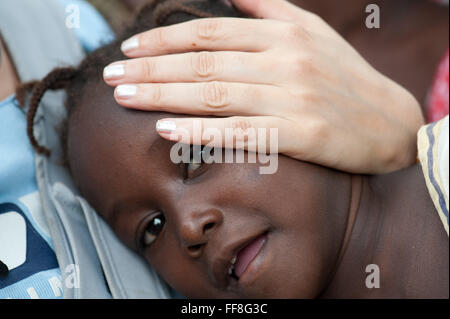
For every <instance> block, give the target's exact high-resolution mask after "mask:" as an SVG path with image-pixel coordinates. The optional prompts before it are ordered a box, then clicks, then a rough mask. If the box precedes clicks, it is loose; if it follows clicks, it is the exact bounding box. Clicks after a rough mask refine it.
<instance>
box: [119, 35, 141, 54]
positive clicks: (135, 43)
mask: <svg viewBox="0 0 450 319" xmlns="http://www.w3.org/2000/svg"><path fill="white" fill-rule="evenodd" d="M138 47H139V39H138V38H137V37H132V38H130V39H128V40H125V41H123V42H122V45H121V47H120V49H121V50H122V52H127V51H130V50H133V49H137V48H138Z"/></svg>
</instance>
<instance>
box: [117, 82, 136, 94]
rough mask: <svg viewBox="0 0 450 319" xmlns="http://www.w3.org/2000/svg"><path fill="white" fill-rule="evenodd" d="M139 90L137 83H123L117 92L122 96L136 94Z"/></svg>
mask: <svg viewBox="0 0 450 319" xmlns="http://www.w3.org/2000/svg"><path fill="white" fill-rule="evenodd" d="M136 92H137V86H136V85H128V84H122V85H119V86H117V88H116V94H117V96H120V97H130V96H134V95H136Z"/></svg>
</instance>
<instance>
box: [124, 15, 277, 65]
mask: <svg viewBox="0 0 450 319" xmlns="http://www.w3.org/2000/svg"><path fill="white" fill-rule="evenodd" d="M281 24H282V22H279V21H275V20H259V19H243V18H204V19H197V20H191V21H187V22H182V23H179V24H175V25H170V26H165V27H159V28H155V29H152V30H149V31H146V32H143V33H140V34H137V35H135V36H133V37H131V38H130V39H128V40H126V41H124V42H123V43H122V46H121V49H122V51H123V53H124V54H125V55H127V56H128V57H132V58H136V57H143V56H158V55H165V54H171V53H183V52H188V51H201V50H207V51H247V52H261V51H264V50H265V49H267V48H268V47H269V46H270V44H271V42H273V40H270V35H273V36H274V37H277V38H278V37H279V35H280V31H281V30H280V26H281Z"/></svg>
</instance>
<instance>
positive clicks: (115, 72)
mask: <svg viewBox="0 0 450 319" xmlns="http://www.w3.org/2000/svg"><path fill="white" fill-rule="evenodd" d="M123 75H125V66H124V65H123V64H114V65H109V66H107V67H106V68H105V69H104V70H103V77H104V78H105V79H112V78H120V77H122V76H123Z"/></svg>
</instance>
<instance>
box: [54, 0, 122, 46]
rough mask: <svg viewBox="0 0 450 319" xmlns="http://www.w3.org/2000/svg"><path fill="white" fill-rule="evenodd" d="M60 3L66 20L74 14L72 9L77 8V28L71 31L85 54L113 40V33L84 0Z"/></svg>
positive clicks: (70, 0) (64, 0)
mask: <svg viewBox="0 0 450 319" xmlns="http://www.w3.org/2000/svg"><path fill="white" fill-rule="evenodd" d="M60 1H61V3H62V5H63V6H64V8H65V11H66V14H67V18H68V19H69V18H70V15H71V14H73V13H75V12H76V9H75V10H74V8H79V13H80V20H79V22H80V24H79V28H73V31H74V32H75V33H76V35H77V37H78V39H80V43H81V45H82V46H83V49H84V50H85V51H86V52H91V51H94V50H95V49H97V48H99V47H101V46H103V45H105V44H107V43H109V42H111V41H112V40H113V39H114V33H113V31H112V30H111V28H110V26H109V25H108V23H106V21H105V20H104V19H103V17H102V15H101V14H100V13H99V12H98V11H97V10H96V9H95V8H94V7H92V6H91V5H90V4H89V3H88V2H86V1H84V0H60Z"/></svg>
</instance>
